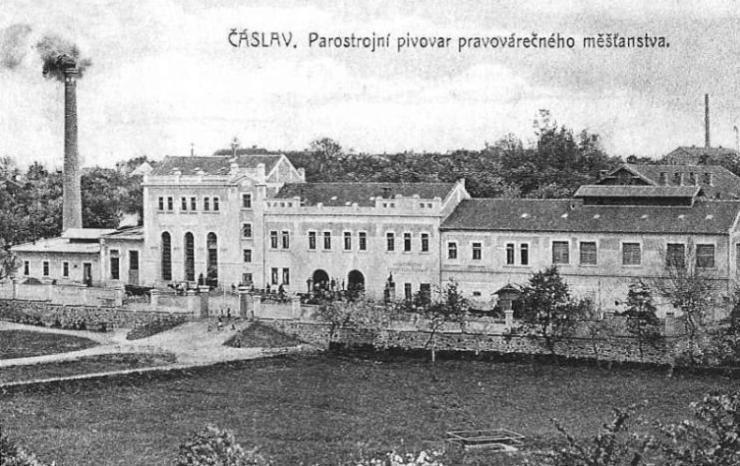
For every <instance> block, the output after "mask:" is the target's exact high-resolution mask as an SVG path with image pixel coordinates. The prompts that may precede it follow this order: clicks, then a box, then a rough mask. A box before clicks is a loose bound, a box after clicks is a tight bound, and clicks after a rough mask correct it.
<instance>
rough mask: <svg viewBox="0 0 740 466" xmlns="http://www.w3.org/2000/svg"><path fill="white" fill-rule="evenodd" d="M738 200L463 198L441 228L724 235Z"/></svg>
mask: <svg viewBox="0 0 740 466" xmlns="http://www.w3.org/2000/svg"><path fill="white" fill-rule="evenodd" d="M739 211H740V201H697V202H696V203H695V204H694V206H693V207H688V206H687V207H654V206H583V205H581V204H580V202H579V201H575V200H572V199H467V200H464V201H462V202H461V203H460V205H458V206H457V208H456V209H455V211H454V212H453V213H452V214H451V215H450V216H449V217H447V219H446V220H445V221H444V222H443V224H442V229H443V230H481V231H523V232H542V231H548V232H591V233H600V232H604V233H605V232H610V233H677V234H684V233H706V234H727V232H728V231H729V230H730V228H731V227H732V225H733V223H734V221H735V218H736V217H737V214H738V212H739Z"/></svg>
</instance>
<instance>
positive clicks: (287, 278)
mask: <svg viewBox="0 0 740 466" xmlns="http://www.w3.org/2000/svg"><path fill="white" fill-rule="evenodd" d="M283 285H290V269H283Z"/></svg>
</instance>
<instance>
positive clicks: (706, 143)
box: [704, 94, 712, 149]
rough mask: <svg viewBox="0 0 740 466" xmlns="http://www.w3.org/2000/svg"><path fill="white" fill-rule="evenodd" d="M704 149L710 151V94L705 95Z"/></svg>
mask: <svg viewBox="0 0 740 466" xmlns="http://www.w3.org/2000/svg"><path fill="white" fill-rule="evenodd" d="M704 147H705V148H707V149H709V148H710V147H712V145H711V144H710V143H709V94H704Z"/></svg>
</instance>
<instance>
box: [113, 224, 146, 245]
mask: <svg viewBox="0 0 740 466" xmlns="http://www.w3.org/2000/svg"><path fill="white" fill-rule="evenodd" d="M105 238H110V239H114V240H131V241H143V240H144V227H143V226H136V227H128V228H121V229H118V230H115V231H113V232H112V233H109V234H107V235H105Z"/></svg>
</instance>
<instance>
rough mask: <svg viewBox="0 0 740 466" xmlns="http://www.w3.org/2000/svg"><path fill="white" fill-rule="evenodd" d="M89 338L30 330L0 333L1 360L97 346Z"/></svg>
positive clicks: (3, 331)
mask: <svg viewBox="0 0 740 466" xmlns="http://www.w3.org/2000/svg"><path fill="white" fill-rule="evenodd" d="M96 345H97V343H96V342H94V341H93V340H90V339H89V338H83V337H76V336H70V335H60V334H57V333H45V332H31V331H28V330H2V331H0V359H13V358H25V357H29V356H41V355H44V354H55V353H66V352H68V351H77V350H81V349H85V348H90V347H93V346H96Z"/></svg>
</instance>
